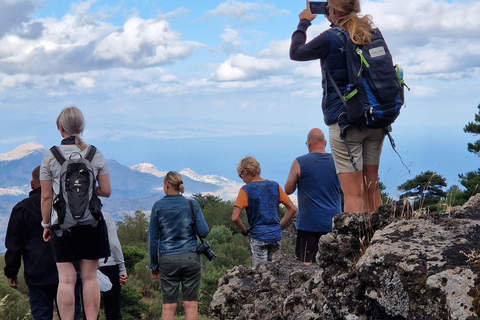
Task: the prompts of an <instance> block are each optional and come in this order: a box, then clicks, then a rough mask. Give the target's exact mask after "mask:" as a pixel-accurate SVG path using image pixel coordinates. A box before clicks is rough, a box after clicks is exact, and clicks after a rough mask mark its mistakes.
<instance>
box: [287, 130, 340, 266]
mask: <svg viewBox="0 0 480 320" xmlns="http://www.w3.org/2000/svg"><path fill="white" fill-rule="evenodd" d="M305 144H306V145H307V147H308V153H307V154H305V155H303V156H300V157H298V158H296V159H295V161H293V163H292V167H291V169H290V173H289V174H288V178H287V182H286V183H285V192H286V193H287V194H288V195H290V194H292V193H294V192H295V190H296V189H297V188H298V192H297V195H298V214H297V221H296V228H297V242H296V246H295V255H296V257H297V259H298V260H300V261H301V262H303V263H305V264H306V265H308V264H311V263H313V262H314V261H315V257H316V254H317V252H318V240H319V239H320V236H322V235H324V234H326V233H328V232H331V231H332V219H333V217H334V216H335V215H337V214H339V213H341V212H342V207H341V201H340V195H341V187H340V182H339V180H338V177H337V174H336V172H335V165H334V163H333V157H332V155H331V154H330V153H327V152H326V151H325V147H326V146H327V140H325V135H324V133H323V132H322V130H320V129H318V128H314V129H312V130H310V132H309V133H308V136H307V141H306V142H305Z"/></svg>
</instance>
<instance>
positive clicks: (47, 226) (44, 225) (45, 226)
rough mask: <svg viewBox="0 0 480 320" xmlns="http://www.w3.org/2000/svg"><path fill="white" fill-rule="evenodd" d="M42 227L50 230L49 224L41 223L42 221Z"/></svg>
mask: <svg viewBox="0 0 480 320" xmlns="http://www.w3.org/2000/svg"><path fill="white" fill-rule="evenodd" d="M42 227H44V228H50V222H49V223H43V221H42Z"/></svg>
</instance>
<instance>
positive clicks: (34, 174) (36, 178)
mask: <svg viewBox="0 0 480 320" xmlns="http://www.w3.org/2000/svg"><path fill="white" fill-rule="evenodd" d="M32 181H34V182H40V166H36V167H35V168H34V169H33V171H32Z"/></svg>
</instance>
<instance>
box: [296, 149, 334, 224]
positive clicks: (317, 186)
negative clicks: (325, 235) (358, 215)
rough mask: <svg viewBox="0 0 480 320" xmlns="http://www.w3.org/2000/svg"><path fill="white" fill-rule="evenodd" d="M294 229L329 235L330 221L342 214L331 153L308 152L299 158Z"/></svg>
mask: <svg viewBox="0 0 480 320" xmlns="http://www.w3.org/2000/svg"><path fill="white" fill-rule="evenodd" d="M296 160H297V162H298V164H299V165H300V177H299V179H298V192H297V195H298V213H297V222H296V226H297V230H302V231H308V232H331V231H332V218H333V217H334V216H335V215H337V214H339V213H341V212H342V207H341V202H340V195H341V187H340V181H339V180H338V176H337V173H336V172H335V165H334V163H333V157H332V155H331V154H330V153H316V152H312V153H308V154H305V155H303V156H300V157H298V158H297V159H296Z"/></svg>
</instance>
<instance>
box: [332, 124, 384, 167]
mask: <svg viewBox="0 0 480 320" xmlns="http://www.w3.org/2000/svg"><path fill="white" fill-rule="evenodd" d="M329 136H330V148H331V149H332V155H333V160H334V162H335V170H336V171H337V174H338V173H349V172H355V169H354V168H353V165H352V162H351V161H350V158H349V156H348V152H347V148H346V147H345V143H344V142H343V140H342V139H341V138H340V127H339V125H338V124H337V123H335V124H332V125H330V126H329ZM346 137H347V142H348V146H349V147H350V151H351V152H352V155H353V158H354V159H355V162H356V163H357V164H356V167H357V169H358V170H362V168H363V166H364V165H379V164H380V155H381V154H382V147H383V140H384V139H385V131H384V130H383V129H371V128H365V127H362V128H361V131H360V130H359V127H358V126H356V125H351V126H350V127H348V128H347V134H346Z"/></svg>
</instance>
